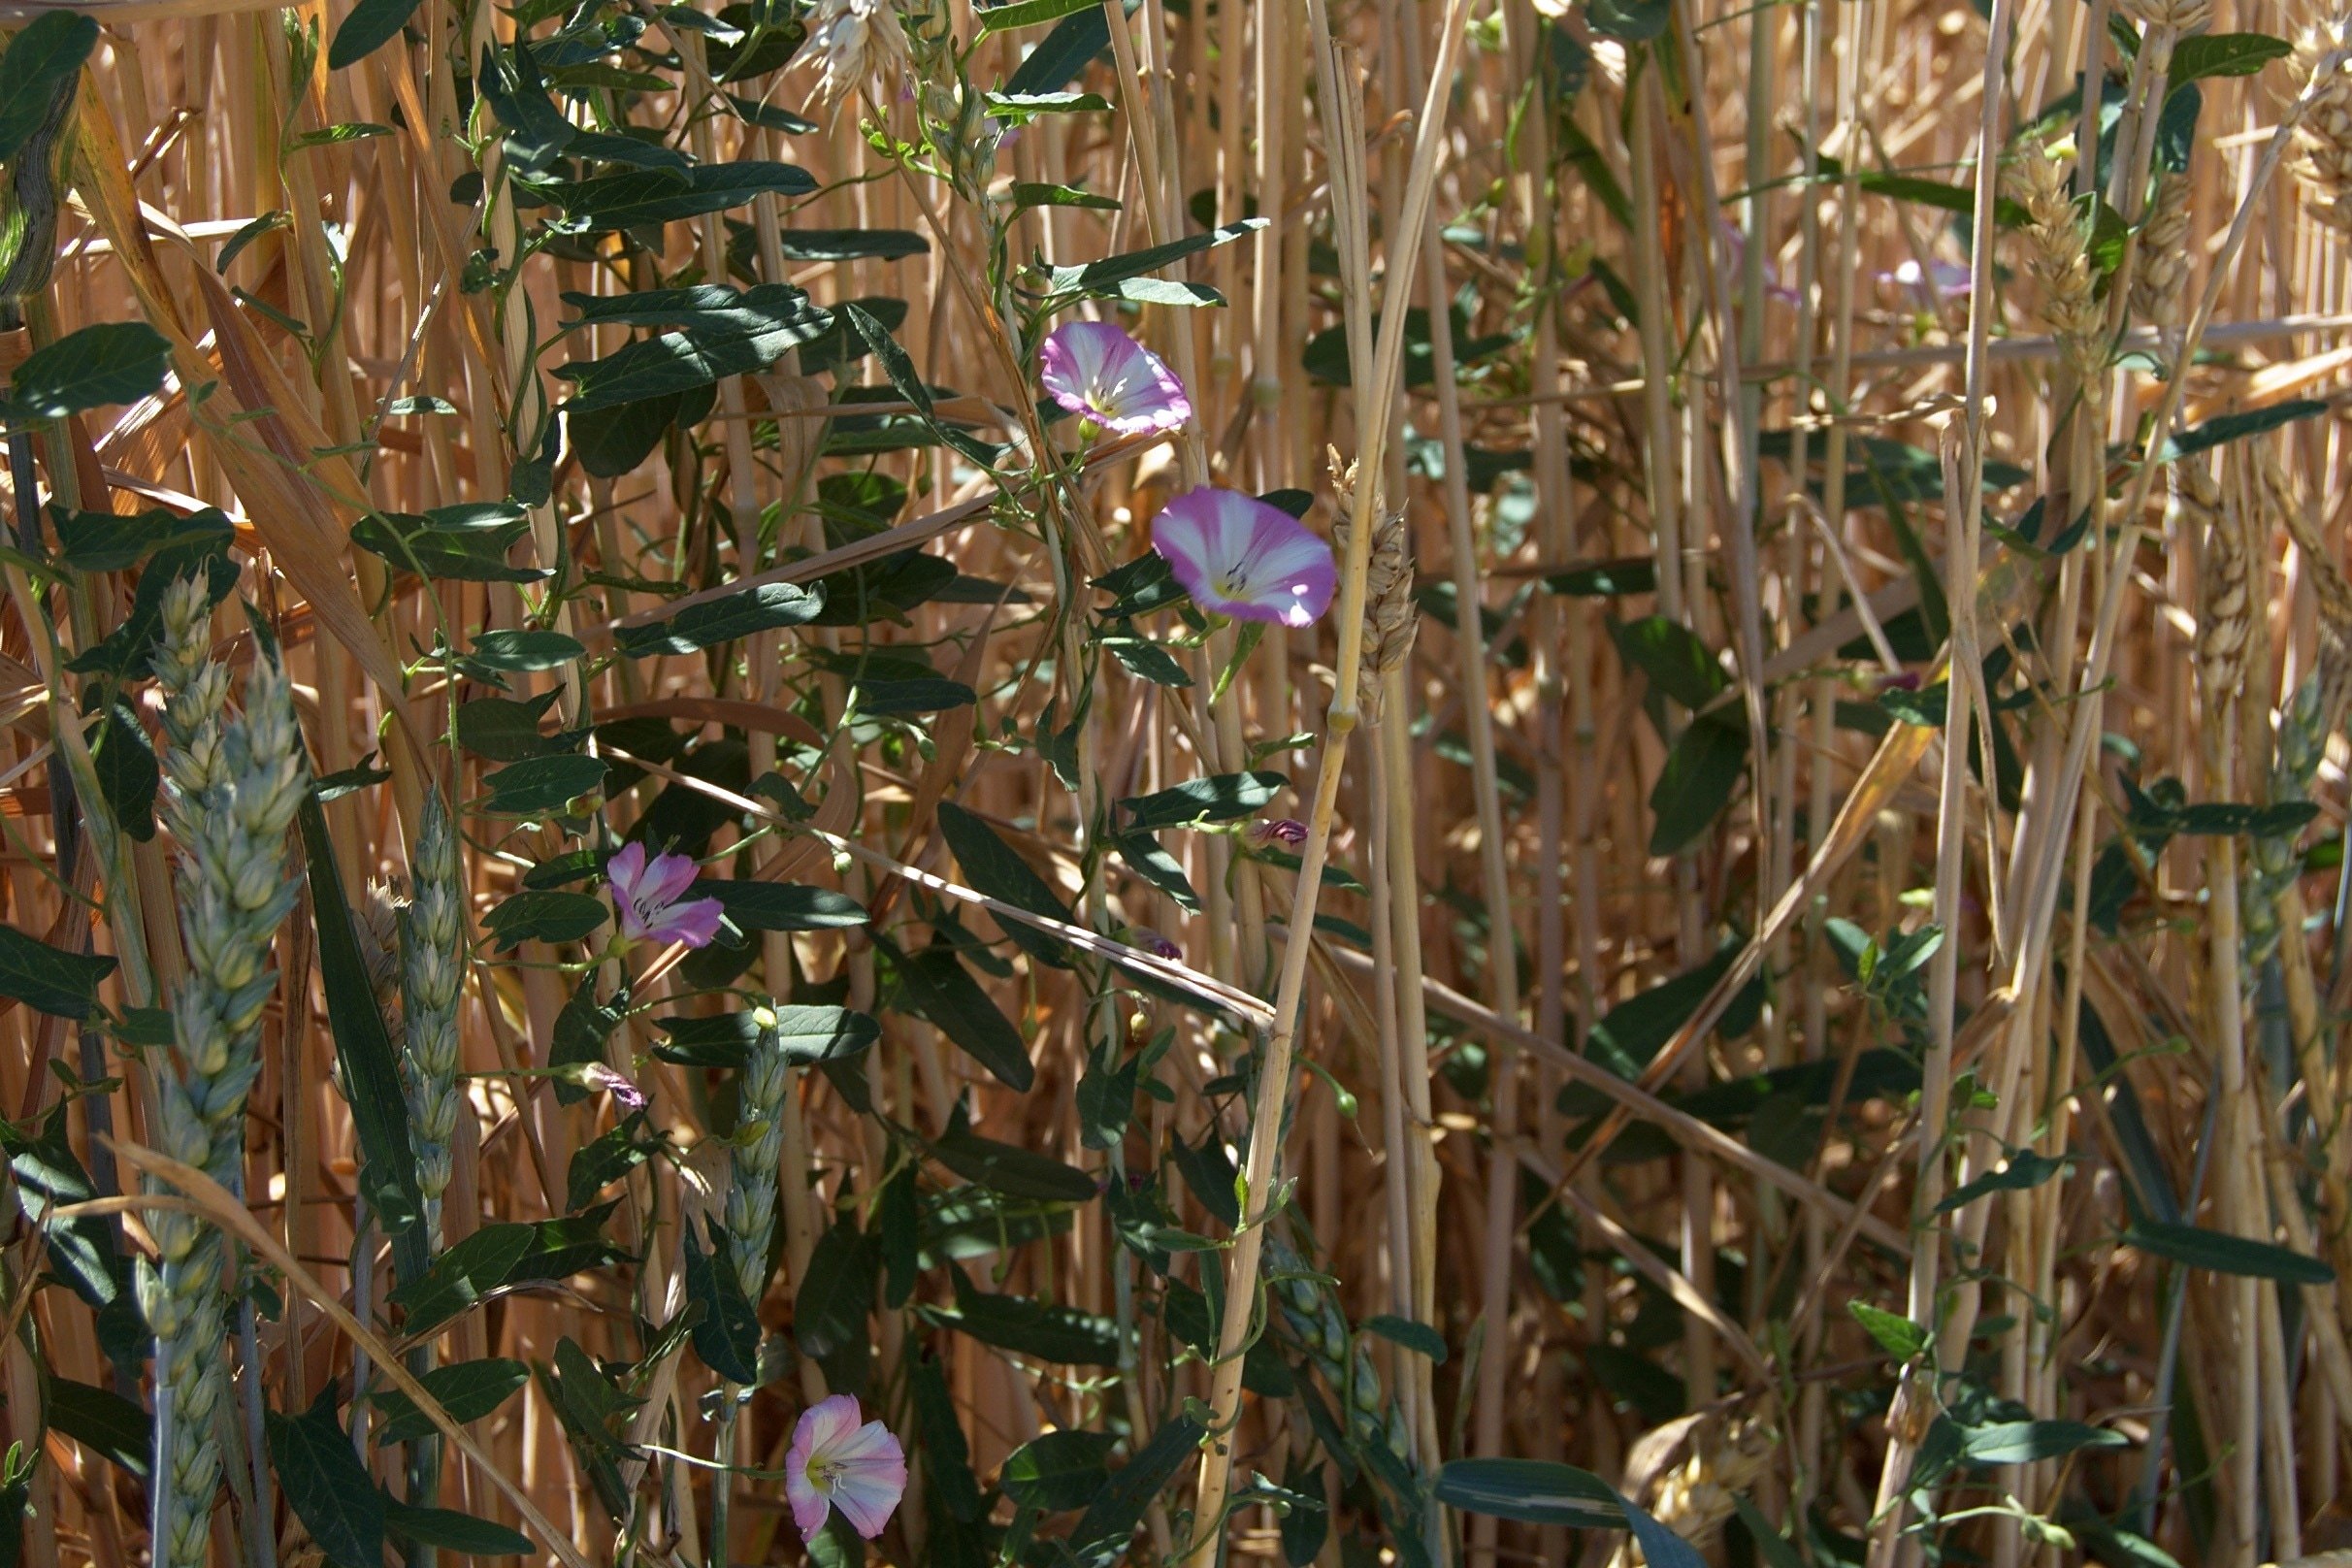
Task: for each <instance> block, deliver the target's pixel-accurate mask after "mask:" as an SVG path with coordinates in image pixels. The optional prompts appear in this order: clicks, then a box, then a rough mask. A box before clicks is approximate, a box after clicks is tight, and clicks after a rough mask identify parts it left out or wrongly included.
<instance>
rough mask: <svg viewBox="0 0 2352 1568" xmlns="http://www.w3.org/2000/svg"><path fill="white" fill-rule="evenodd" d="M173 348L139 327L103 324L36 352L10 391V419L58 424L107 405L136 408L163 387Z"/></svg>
mask: <svg viewBox="0 0 2352 1568" xmlns="http://www.w3.org/2000/svg"><path fill="white" fill-rule="evenodd" d="M171 359H172V345H171V344H170V343H167V342H166V341H165V340H164V336H163V334H162V333H160V332H157V331H156V330H155V329H154V328H153V327H150V326H148V325H147V323H146V322H144V321H112V322H102V323H100V324H99V325H97V326H92V327H83V328H82V329H81V330H80V331H79V332H71V333H68V334H66V335H65V336H64V337H62V338H60V339H58V340H57V341H56V342H55V343H50V344H49V345H48V346H47V347H44V348H36V349H34V350H33V351H32V353H30V354H28V355H27V356H25V360H24V363H23V364H21V365H19V366H17V367H16V382H15V384H14V385H13V386H11V387H10V388H9V395H8V405H7V408H8V414H9V417H11V418H12V419H62V418H64V417H65V416H66V415H68V414H75V413H81V412H82V411H83V410H84V409H88V408H100V407H102V406H104V405H106V404H110V403H136V402H138V401H139V400H140V399H141V398H144V397H146V396H147V395H148V394H149V393H151V392H154V391H156V390H157V389H159V388H160V387H161V386H162V385H163V376H164V372H165V370H166V369H167V368H168V367H169V365H170V364H171Z"/></svg>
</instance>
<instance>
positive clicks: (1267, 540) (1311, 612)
mask: <svg viewBox="0 0 2352 1568" xmlns="http://www.w3.org/2000/svg"><path fill="white" fill-rule="evenodd" d="M1152 548H1153V549H1155V550H1158V551H1159V552H1160V555H1161V556H1163V557H1164V558H1165V559H1166V561H1167V563H1168V569H1169V570H1170V571H1171V572H1174V573H1175V574H1176V580H1177V581H1178V582H1180V583H1182V584H1183V585H1184V588H1185V592H1187V593H1189V594H1191V595H1192V602H1193V603H1194V604H1198V605H1199V606H1200V607H1201V608H1202V609H1207V610H1215V611H1216V612H1217V613H1219V614H1221V615H1230V616H1232V617H1233V618H1234V619H1236V620H1242V621H1279V622H1281V623H1282V624H1283V625H1285V626H1290V627H1299V626H1311V625H1313V624H1314V623H1315V618H1316V617H1317V616H1319V615H1321V614H1322V613H1323V611H1324V610H1326V609H1329V608H1330V607H1331V593H1332V590H1333V589H1334V588H1335V587H1337V586H1338V580H1339V576H1338V572H1336V571H1335V570H1334V569H1333V567H1332V564H1331V546H1330V545H1328V544H1326V543H1324V542H1323V540H1322V539H1318V538H1317V537H1316V536H1315V534H1314V533H1313V532H1312V531H1311V530H1309V529H1308V528H1307V527H1306V526H1305V525H1304V524H1302V523H1300V522H1299V521H1298V519H1296V518H1295V517H1292V516H1291V515H1290V513H1289V512H1287V511H1284V510H1283V509H1282V508H1281V507H1279V506H1268V505H1267V504H1266V503H1264V502H1262V501H1259V500H1258V499H1256V498H1255V497H1252V496H1245V495H1243V494H1241V493H1240V492H1239V491H1237V490H1220V489H1216V488H1214V487H1213V486H1208V485H1203V486H1202V487H1201V488H1199V489H1197V490H1188V491H1186V492H1185V493H1184V494H1183V495H1181V496H1178V497H1177V498H1176V499H1175V500H1173V501H1171V502H1169V503H1168V504H1167V506H1165V507H1164V508H1162V509H1161V511H1160V515H1159V516H1157V517H1155V518H1153V519H1152Z"/></svg>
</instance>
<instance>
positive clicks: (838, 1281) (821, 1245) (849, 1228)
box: [792, 1220, 874, 1360]
mask: <svg viewBox="0 0 2352 1568" xmlns="http://www.w3.org/2000/svg"><path fill="white" fill-rule="evenodd" d="M873 1299H874V1258H873V1249H872V1248H871V1247H870V1246H868V1245H867V1244H866V1237H865V1236H864V1235H863V1234H862V1233H861V1232H860V1231H859V1229H858V1227H857V1226H856V1225H852V1224H850V1223H849V1222H848V1221H846V1220H837V1221H835V1222H834V1223H833V1225H830V1226H828V1227H827V1229H826V1231H825V1234H823V1235H822V1236H819V1237H818V1238H817V1245H816V1248H815V1250H814V1251H812V1252H811V1253H810V1254H809V1255H808V1267H807V1269H806V1270H805V1271H804V1272H803V1273H802V1274H801V1276H800V1290H799V1293H798V1294H796V1295H795V1296H794V1297H793V1308H792V1328H793V1337H794V1339H795V1340H796V1341H797V1342H798V1343H799V1345H800V1352H801V1354H802V1355H804V1356H814V1357H816V1358H817V1359H819V1360H822V1359H823V1358H824V1357H826V1356H831V1355H833V1352H835V1351H837V1350H839V1349H840V1348H841V1347H842V1346H844V1345H847V1344H849V1343H850V1342H851V1341H853V1340H855V1339H858V1338H860V1337H862V1336H863V1335H864V1334H865V1333H866V1311H867V1309H869V1308H870V1307H871V1306H872V1305H873Z"/></svg>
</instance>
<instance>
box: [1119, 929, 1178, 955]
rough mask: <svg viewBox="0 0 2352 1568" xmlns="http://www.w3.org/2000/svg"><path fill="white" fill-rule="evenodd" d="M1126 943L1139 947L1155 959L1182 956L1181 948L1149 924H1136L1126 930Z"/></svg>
mask: <svg viewBox="0 0 2352 1568" xmlns="http://www.w3.org/2000/svg"><path fill="white" fill-rule="evenodd" d="M1127 945H1128V946H1130V947H1134V948H1139V949H1141V950H1142V951H1143V952H1146V953H1149V954H1151V955H1152V957H1154V958H1156V959H1171V960H1177V959H1182V958H1183V957H1184V949H1183V948H1181V947H1178V946H1177V945H1176V944H1175V943H1174V942H1171V941H1169V940H1168V939H1167V938H1166V937H1165V936H1162V935H1160V932H1158V931H1154V930H1152V928H1151V927H1149V926H1137V927H1136V928H1135V929H1134V930H1132V931H1128V932H1127Z"/></svg>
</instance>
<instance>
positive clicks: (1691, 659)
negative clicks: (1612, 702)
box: [1610, 615, 1731, 712]
mask: <svg viewBox="0 0 2352 1568" xmlns="http://www.w3.org/2000/svg"><path fill="white" fill-rule="evenodd" d="M1610 635H1611V636H1612V637H1615V638H1616V639H1617V652H1618V653H1619V654H1620V655H1622V656H1623V657H1624V660H1625V663H1626V665H1627V666H1629V667H1630V668H1632V669H1635V670H1640V671H1641V672H1642V673H1643V674H1645V675H1647V676H1649V677H1650V686H1651V687H1652V688H1654V689H1655V690H1657V691H1660V692H1663V693H1664V694H1665V695H1667V696H1668V697H1671V698H1673V699H1674V700H1675V701H1676V702H1680V703H1682V705H1683V706H1684V707H1686V708H1689V709H1691V710H1692V711H1694V712H1695V711H1697V710H1698V709H1700V708H1703V707H1705V706H1706V705H1707V704H1708V703H1710V702H1714V701H1715V698H1716V697H1717V696H1718V695H1719V694H1720V693H1721V692H1722V691H1723V689H1724V688H1725V687H1727V686H1729V685H1730V684H1731V677H1730V676H1729V675H1726V674H1725V673H1723V667H1722V666H1721V665H1718V664H1717V663H1715V655H1714V654H1713V653H1711V652H1709V651H1708V648H1707V644H1706V643H1704V642H1702V641H1700V640H1699V638H1698V636H1697V634H1695V633H1693V632H1692V631H1691V630H1690V629H1689V628H1688V627H1685V626H1683V625H1682V623H1680V622H1679V621H1674V620H1671V619H1669V618H1668V617H1666V616H1664V615H1645V616H1643V617H1642V618H1641V619H1640V620H1638V621H1629V622H1627V623H1626V624H1625V625H1623V626H1613V627H1611V628H1610Z"/></svg>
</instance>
